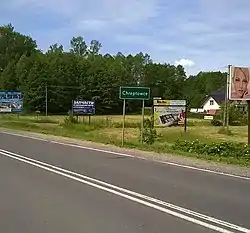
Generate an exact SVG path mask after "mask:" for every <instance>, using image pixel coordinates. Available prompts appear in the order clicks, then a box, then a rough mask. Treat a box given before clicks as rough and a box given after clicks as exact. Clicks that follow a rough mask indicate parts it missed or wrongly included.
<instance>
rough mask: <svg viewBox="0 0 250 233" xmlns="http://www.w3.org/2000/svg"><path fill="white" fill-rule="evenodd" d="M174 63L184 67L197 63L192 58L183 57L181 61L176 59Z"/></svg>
mask: <svg viewBox="0 0 250 233" xmlns="http://www.w3.org/2000/svg"><path fill="white" fill-rule="evenodd" d="M174 64H175V65H176V66H177V65H181V66H183V67H185V68H186V67H192V66H194V65H195V63H194V62H193V61H192V60H189V59H181V60H179V61H175V62H174Z"/></svg>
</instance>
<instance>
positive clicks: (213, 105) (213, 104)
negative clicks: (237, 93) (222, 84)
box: [201, 88, 247, 115]
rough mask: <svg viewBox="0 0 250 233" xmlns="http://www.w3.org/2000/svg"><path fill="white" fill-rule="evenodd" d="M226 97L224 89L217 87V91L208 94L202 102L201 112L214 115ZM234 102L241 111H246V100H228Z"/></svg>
mask: <svg viewBox="0 0 250 233" xmlns="http://www.w3.org/2000/svg"><path fill="white" fill-rule="evenodd" d="M225 97H226V90H225V89H224V88H223V89H219V90H217V91H214V92H212V93H211V94H210V95H208V96H207V97H206V99H205V101H204V102H203V104H202V106H201V109H202V110H203V113H205V114H209V115H215V114H216V113H217V111H218V110H220V108H221V104H222V103H224V102H225ZM232 103H234V104H236V105H237V106H238V107H239V109H241V111H243V112H246V108H247V102H246V101H237V100H235V101H230V104H232Z"/></svg>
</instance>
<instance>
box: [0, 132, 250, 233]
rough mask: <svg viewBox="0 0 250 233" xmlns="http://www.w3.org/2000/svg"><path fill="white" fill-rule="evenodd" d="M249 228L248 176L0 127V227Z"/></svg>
mask: <svg viewBox="0 0 250 233" xmlns="http://www.w3.org/2000/svg"><path fill="white" fill-rule="evenodd" d="M21 156H23V157H21ZM30 159H33V160H30ZM39 162H43V164H41V163H39ZM44 163H46V164H44ZM51 165H53V166H51ZM60 168H61V169H60ZM102 182H105V183H102ZM143 195H147V196H143ZM152 198H154V199H152ZM156 199H157V200H156ZM183 208H185V209H183ZM190 211H193V212H190ZM201 214H202V215H201ZM249 229H250V180H247V179H240V178H233V177H228V176H223V175H218V174H212V173H207V172H202V171H197V170H192V169H187V168H182V167H175V166H170V165H166V164H160V163H156V162H150V161H146V160H139V159H135V158H130V157H125V156H119V155H114V154H110V153H104V152H100V151H99V152H98V151H93V150H87V149H82V148H76V147H69V146H66V145H60V144H55V143H51V142H46V141H40V140H34V139H29V138H24V137H18V136H14V135H9V134H5V133H0V232H3V233H5V232H6V233H7V232H8V233H14V232H17V233H19V232H25V233H31V232H32V233H33V232H37V233H40V232H41V233H45V232H46V233H50V232H53V233H59V232H60V233H64V232H65V233H66V232H72V233H78V232H79V233H80V232H81V233H83V232H91V233H92V232H93V233H94V232H96V233H99V232H100V233H103V232H107V233H125V232H126V233H127V232H128V233H134V232H143V233H154V232H162V233H167V232H174V233H175V232H187V233H191V232H192V233H196V232H197V233H198V232H201V233H203V232H206V233H207V232H224V233H229V232H250V230H249Z"/></svg>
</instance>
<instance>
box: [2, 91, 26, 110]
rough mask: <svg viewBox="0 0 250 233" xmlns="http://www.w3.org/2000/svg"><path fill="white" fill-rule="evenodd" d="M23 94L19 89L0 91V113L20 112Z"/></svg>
mask: <svg viewBox="0 0 250 233" xmlns="http://www.w3.org/2000/svg"><path fill="white" fill-rule="evenodd" d="M22 110H23V95H22V93H21V92H19V91H0V113H20V112H22Z"/></svg>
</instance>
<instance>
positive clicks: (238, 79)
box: [228, 66, 250, 100]
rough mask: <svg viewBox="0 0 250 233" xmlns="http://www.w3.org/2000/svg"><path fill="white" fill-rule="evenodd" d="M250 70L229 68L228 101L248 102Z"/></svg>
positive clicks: (249, 96) (246, 68)
mask: <svg viewBox="0 0 250 233" xmlns="http://www.w3.org/2000/svg"><path fill="white" fill-rule="evenodd" d="M249 79H250V68H249V67H236V66H230V69H229V80H228V81H229V93H228V98H229V100H250V83H249Z"/></svg>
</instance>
